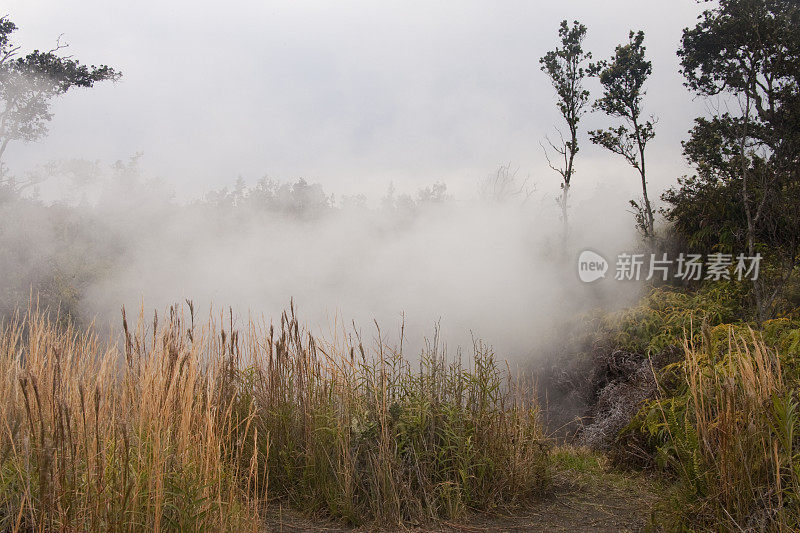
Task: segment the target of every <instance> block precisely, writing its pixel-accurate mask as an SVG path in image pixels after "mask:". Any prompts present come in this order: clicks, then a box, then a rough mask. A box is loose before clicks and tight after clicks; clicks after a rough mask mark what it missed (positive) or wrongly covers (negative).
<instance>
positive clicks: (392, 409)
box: [0, 303, 548, 531]
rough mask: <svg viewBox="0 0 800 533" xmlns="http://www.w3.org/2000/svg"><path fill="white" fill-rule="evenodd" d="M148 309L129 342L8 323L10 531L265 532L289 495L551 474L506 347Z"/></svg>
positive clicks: (372, 497) (419, 488)
mask: <svg viewBox="0 0 800 533" xmlns="http://www.w3.org/2000/svg"><path fill="white" fill-rule="evenodd" d="M187 311H188V313H189V314H188V316H187V317H186V318H185V319H184V317H183V315H182V312H181V311H180V310H178V309H172V310H171V313H170V316H169V318H168V319H167V320H166V321H164V320H162V321H160V322H159V320H158V317H157V316H156V317H155V318H154V320H153V322H152V323H151V324H147V323H145V321H144V320H143V319H142V317H141V316H140V319H139V322H138V323H137V324H136V325H135V327H129V325H128V323H127V320H126V317H125V315H124V313H123V332H122V336H123V339H124V342H123V343H122V345H121V346H120V348H117V347H115V346H106V345H104V344H103V343H101V342H100V341H99V340H98V338H97V337H96V335H95V334H94V333H93V332H92V331H79V330H76V329H73V328H71V327H69V326H59V325H57V324H54V323H53V322H51V321H50V320H49V319H48V317H47V316H46V314H43V313H39V312H37V311H35V310H32V311H29V312H28V313H27V314H26V315H25V316H23V317H20V318H19V319H16V320H14V321H13V322H11V323H10V324H8V325H6V326H5V328H4V330H3V332H2V336H0V400H1V401H0V427H2V428H3V432H4V434H5V436H4V438H3V440H2V441H0V528H2V529H3V530H6V531H10V530H14V531H20V530H22V531H29V530H47V531H51V530H84V529H86V530H93V531H99V530H102V531H109V530H114V531H151V530H156V531H158V530H160V529H166V530H176V531H207V530H242V529H244V528H257V527H258V524H259V517H260V516H261V514H262V513H263V512H264V511H265V510H266V509H267V508H268V504H269V502H272V501H275V500H288V501H289V502H290V503H291V504H293V505H296V506H298V507H302V508H303V509H305V510H306V511H310V512H324V513H325V514H327V515H330V516H334V517H337V518H340V519H342V520H344V521H345V522H349V523H355V524H359V523H364V522H375V521H378V522H381V523H386V524H401V523H414V522H420V521H423V520H429V519H436V518H450V517H459V516H463V514H464V513H465V512H466V511H467V510H468V509H482V510H492V509H498V508H504V509H510V508H513V507H515V506H518V505H521V504H522V503H524V501H526V500H527V499H528V498H530V497H531V496H534V495H536V494H539V493H540V492H541V491H542V490H543V489H544V488H545V487H546V485H547V483H548V455H547V452H546V449H545V447H544V443H543V435H542V432H541V428H540V426H539V425H538V423H537V420H536V414H537V409H536V406H535V404H533V403H532V402H531V401H530V398H529V396H530V395H529V394H526V392H525V391H526V389H527V387H526V386H525V385H526V383H524V382H519V381H513V382H512V381H510V376H509V375H508V374H507V373H506V372H504V371H502V370H501V369H500V367H499V366H498V364H497V363H496V361H495V359H494V355H493V354H492V352H491V350H490V349H489V348H487V347H486V346H483V345H482V344H476V345H475V350H474V355H473V357H472V358H470V359H469V361H467V362H465V363H464V364H462V362H461V361H460V360H459V361H454V362H448V361H447V359H446V357H445V354H444V352H443V351H442V347H441V345H440V344H439V342H438V340H437V339H436V338H434V339H433V340H432V341H431V344H430V349H429V350H428V351H426V352H425V353H424V354H422V357H421V359H420V360H419V362H418V363H414V364H413V365H412V364H411V363H410V362H409V361H408V360H407V359H406V358H404V356H403V354H402V351H401V350H399V349H394V348H392V347H391V346H389V345H386V344H385V343H383V342H380V343H378V344H377V345H376V346H374V347H369V346H367V347H365V346H364V345H363V343H362V342H361V341H360V340H359V338H358V337H357V336H355V337H354V336H347V337H344V336H343V337H342V338H339V339H331V340H325V339H320V338H315V337H312V336H311V335H309V334H308V333H307V332H305V331H304V330H303V329H302V328H301V327H300V326H299V324H298V322H297V319H296V318H295V316H294V312H293V310H292V312H291V313H289V314H284V315H283V317H282V319H281V321H280V324H279V325H278V327H277V328H276V327H274V326H273V325H269V326H268V325H267V324H260V323H248V324H244V327H243V329H242V330H236V329H232V328H233V323H232V321H231V322H230V323H229V324H227V329H226V325H224V321H221V322H215V321H213V320H212V321H211V322H209V323H207V324H205V325H203V326H200V325H197V326H195V324H194V315H193V309H192V305H191V303H189V304H188V309H187Z"/></svg>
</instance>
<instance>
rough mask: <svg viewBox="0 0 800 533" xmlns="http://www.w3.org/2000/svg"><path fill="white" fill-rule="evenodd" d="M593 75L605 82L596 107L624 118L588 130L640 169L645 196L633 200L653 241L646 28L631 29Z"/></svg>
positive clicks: (649, 65) (650, 68) (639, 223)
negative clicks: (645, 107) (647, 153)
mask: <svg viewBox="0 0 800 533" xmlns="http://www.w3.org/2000/svg"><path fill="white" fill-rule="evenodd" d="M589 71H590V75H592V76H597V77H598V78H599V79H600V84H601V85H602V86H603V96H602V97H601V98H600V99H598V100H597V101H596V102H595V103H594V107H595V109H597V110H599V111H602V112H604V113H605V114H606V115H608V116H610V117H612V118H616V119H621V120H622V124H620V125H619V126H616V127H614V126H612V127H609V128H607V129H603V130H594V131H592V132H590V133H589V135H590V137H591V139H592V142H593V143H595V144H598V145H600V146H602V147H604V148H606V149H607V150H609V151H611V152H613V153H615V154H619V155H621V156H622V157H624V158H625V160H626V161H627V162H628V163H629V164H630V165H631V166H632V167H633V168H635V169H636V170H637V172H638V173H639V177H640V178H641V181H642V200H641V201H635V200H631V206H632V207H633V208H634V214H635V215H636V222H637V226H638V227H639V229H640V230H641V231H642V233H643V235H644V237H645V238H646V239H647V240H648V241H650V242H651V243H652V241H653V239H654V238H655V231H654V217H653V207H652V205H651V203H650V198H649V196H648V194H647V167H646V164H645V148H646V147H647V143H648V142H650V140H652V139H653V137H655V132H654V125H655V122H656V120H655V118H654V117H652V116H651V117H650V118H649V119H647V118H645V117H644V112H643V110H642V100H643V99H644V96H645V94H646V91H645V89H644V85H645V83H646V82H647V78H648V77H649V76H650V74H652V72H653V65H652V63H651V62H650V61H648V60H647V59H646V58H645V46H644V32H641V31H640V32H637V33H635V32H633V31H632V32H630V35H629V37H628V43H627V44H624V45H619V46H617V48H616V50H615V51H614V55H613V57H611V59H610V60H609V61H599V62H597V63H593V64H592V65H591V67H590V69H589Z"/></svg>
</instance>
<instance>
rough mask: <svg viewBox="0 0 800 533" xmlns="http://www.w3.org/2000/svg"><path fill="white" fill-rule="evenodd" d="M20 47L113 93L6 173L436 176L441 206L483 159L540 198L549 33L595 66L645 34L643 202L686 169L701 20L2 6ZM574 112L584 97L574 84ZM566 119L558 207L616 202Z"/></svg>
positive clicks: (598, 8)
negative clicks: (74, 167)
mask: <svg viewBox="0 0 800 533" xmlns="http://www.w3.org/2000/svg"><path fill="white" fill-rule="evenodd" d="M5 6H6V7H5V9H4V11H5V12H6V13H7V14H8V15H9V16H10V18H11V19H12V20H13V21H14V22H15V23H16V24H17V25H18V26H19V27H20V30H19V31H18V32H17V34H16V42H17V43H18V44H21V45H22V46H23V48H24V49H25V50H28V49H32V48H34V47H36V48H40V49H47V48H50V47H51V46H52V44H53V43H54V42H55V39H56V38H57V37H58V35H59V34H64V38H65V39H66V40H67V41H68V42H69V44H70V49H69V53H71V54H73V55H74V57H76V58H77V59H80V60H81V61H83V62H86V63H95V64H99V63H106V64H109V65H112V66H114V67H116V68H118V69H120V70H121V71H122V72H123V74H124V78H123V79H122V81H121V82H119V83H117V84H110V83H106V84H102V85H100V86H98V87H96V88H95V89H92V90H76V91H74V92H73V93H71V94H69V95H67V96H65V97H63V98H61V100H60V101H59V102H58V103H57V105H55V106H54V111H55V113H56V116H55V118H54V120H53V122H52V126H51V133H50V135H49V137H48V138H47V139H46V140H44V141H41V142H38V143H35V144H31V145H27V146H16V147H13V149H12V148H9V161H10V163H11V165H12V168H14V169H16V170H23V169H25V168H27V167H29V166H31V165H33V164H35V163H38V162H44V161H47V160H49V159H54V158H62V157H83V158H88V159H99V160H102V161H108V162H113V161H114V160H117V159H125V158H127V157H129V156H131V155H133V154H134V153H136V152H143V153H144V157H143V159H142V163H143V166H144V168H145V169H146V171H147V172H148V173H149V174H151V175H154V176H159V177H161V178H163V179H164V180H165V181H167V182H168V183H169V184H170V186H171V187H173V188H174V189H175V190H176V192H177V194H178V196H179V197H197V196H201V195H202V194H203V193H204V192H205V191H207V190H209V189H211V188H219V187H222V186H225V185H230V184H232V182H233V181H234V180H235V179H236V177H237V176H238V175H242V176H243V177H244V178H245V179H246V180H247V181H249V182H254V181H255V180H256V179H258V178H259V177H261V176H264V175H269V176H271V177H275V178H280V179H294V178H298V177H305V178H307V179H309V180H310V181H314V182H320V183H322V184H323V185H324V186H325V188H326V190H328V191H330V192H335V193H337V194H343V193H344V194H352V193H359V192H363V193H366V194H368V195H371V196H378V195H381V194H382V193H383V192H384V191H385V190H386V188H387V186H388V184H389V182H390V181H394V183H395V184H396V185H397V187H398V188H399V189H401V190H408V191H413V190H414V189H415V188H417V187H418V186H421V185H424V184H428V183H431V182H433V181H436V180H442V181H445V182H446V183H447V184H448V187H449V188H450V190H452V191H455V192H456V193H457V194H461V193H465V194H466V191H469V192H471V191H473V190H474V188H475V183H476V181H477V180H478V179H480V178H481V177H483V176H485V175H487V174H488V173H490V172H491V171H492V170H493V169H495V168H496V167H497V166H498V165H499V164H501V163H512V164H513V165H514V166H515V167H519V169H520V170H519V172H520V174H522V175H529V176H530V177H531V178H532V179H533V180H534V181H535V182H536V183H537V184H538V186H539V190H540V191H543V193H544V194H549V193H548V191H551V190H555V189H554V188H555V187H556V186H557V183H558V180H557V177H556V176H555V175H554V174H553V173H552V171H550V170H549V169H548V168H547V166H546V161H545V159H544V156H543V154H542V149H541V148H540V146H539V142H540V141H541V140H542V139H543V138H544V136H545V135H547V134H552V133H553V129H552V128H553V126H554V125H555V124H560V122H559V119H558V116H557V113H556V109H555V106H554V95H553V90H552V87H551V86H550V84H549V82H548V79H547V78H546V77H545V75H544V74H543V73H542V72H541V71H540V70H539V62H538V60H539V57H541V56H542V55H543V54H544V53H545V52H546V51H547V50H549V49H551V48H552V47H553V46H554V45H555V44H556V43H557V28H558V23H559V21H560V20H562V19H570V20H572V19H578V20H580V21H581V22H583V23H584V24H586V25H587V26H588V29H589V34H588V38H587V41H586V43H585V45H586V48H587V49H589V50H591V51H592V52H593V53H594V55H595V58H606V57H608V56H610V55H611V53H612V52H613V48H614V46H615V45H616V44H618V43H620V42H622V41H623V40H625V39H626V38H627V34H628V31H629V30H630V29H643V30H644V31H645V32H646V41H645V42H646V45H647V49H648V54H649V57H650V58H651V59H652V61H653V67H654V73H653V76H652V78H651V80H650V82H649V84H648V95H647V98H646V100H645V110H646V111H647V112H648V113H653V114H655V115H656V116H658V118H659V123H658V125H657V129H656V133H657V137H656V140H655V141H654V142H653V145H652V149H651V151H650V156H649V157H650V161H649V168H650V169H651V171H652V174H651V187H653V188H655V189H656V191H655V192H654V194H652V196H656V195H657V194H658V192H660V190H661V189H663V188H664V187H665V186H667V185H669V184H671V183H673V182H674V181H675V178H676V177H677V176H679V175H681V174H683V173H685V172H687V169H686V167H685V166H684V164H683V161H682V158H681V154H680V140H681V139H683V138H684V137H685V134H686V131H687V130H688V128H689V127H690V126H691V121H692V119H693V117H695V116H696V115H698V114H699V113H702V111H703V105H702V103H701V102H697V101H694V102H693V101H692V98H691V96H690V95H689V94H688V93H687V91H686V90H685V88H684V87H683V86H682V79H681V77H680V75H679V73H678V61H677V58H676V56H675V51H676V49H677V47H678V43H679V40H680V36H681V30H682V28H684V27H686V26H690V25H692V24H694V21H695V20H696V17H697V15H698V13H699V12H700V10H701V7H702V6H698V4H696V3H695V2H694V1H693V0H669V1H663V0H625V1H623V0H610V1H604V2H597V1H596V0H563V1H560V2H554V1H546V2H544V1H541V2H534V1H527V2H523V1H482V2H479V1H465V0H458V1H455V0H453V1H449V2H441V1H433V0H425V1H404V2H394V1H384V0H382V1H375V0H372V1H362V2H350V1H337V2H332V1H328V2H308V1H265V2H253V1H242V0H233V1H230V2H214V3H211V2H203V1H197V0H192V1H188V0H187V1H184V0H180V1H169V2H166V1H164V0H139V1H137V2H119V1H116V2H115V1H108V0H10V1H8V0H7V1H6V2H5ZM590 88H591V89H592V90H593V96H597V95H598V91H597V87H596V86H595V85H594V83H592V84H591V85H590ZM605 124H606V119H605V118H604V117H602V116H600V115H597V114H594V115H590V116H588V117H587V118H586V119H585V121H584V123H583V128H584V136H583V137H582V142H583V148H584V149H583V150H582V151H581V153H580V155H579V161H578V170H577V172H578V174H577V175H576V177H575V178H574V184H575V185H574V187H575V189H574V190H575V191H576V192H578V193H579V194H580V192H581V191H588V190H591V189H594V188H595V187H597V185H598V184H610V185H611V186H613V187H615V188H619V190H620V191H621V194H630V195H631V197H633V196H635V195H636V193H637V191H638V188H639V184H638V182H637V179H636V176H635V174H634V173H633V171H632V170H631V169H630V168H628V167H626V166H625V165H624V163H622V162H621V161H619V160H617V159H616V158H615V156H612V155H610V154H606V153H603V152H601V151H600V150H599V149H597V148H594V147H591V146H589V142H588V138H587V137H586V135H585V131H586V128H592V127H599V126H603V125H605Z"/></svg>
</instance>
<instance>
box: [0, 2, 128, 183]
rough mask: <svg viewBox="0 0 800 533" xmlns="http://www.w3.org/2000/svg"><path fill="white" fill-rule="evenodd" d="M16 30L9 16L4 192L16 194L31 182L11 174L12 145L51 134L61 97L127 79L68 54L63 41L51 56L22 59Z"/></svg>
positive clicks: (0, 27)
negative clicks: (53, 108)
mask: <svg viewBox="0 0 800 533" xmlns="http://www.w3.org/2000/svg"><path fill="white" fill-rule="evenodd" d="M16 30H17V25H16V24H14V23H13V22H12V21H11V20H9V19H8V17H2V18H0V187H3V188H4V189H13V191H12V192H17V191H18V190H19V189H22V188H24V187H26V186H27V185H30V183H26V182H22V183H19V182H17V181H16V180H14V178H13V177H11V176H9V175H8V172H7V171H6V169H5V165H4V164H3V156H4V155H5V153H6V149H7V148H8V146H9V144H10V143H13V142H18V141H22V142H31V141H36V140H39V139H41V138H42V137H44V136H45V135H46V134H47V125H48V123H49V122H50V120H51V119H52V118H53V114H52V112H51V110H50V104H51V102H52V100H53V99H54V98H55V97H57V96H59V95H62V94H64V93H66V92H67V91H69V90H70V89H73V88H75V87H92V86H93V85H94V84H95V83H96V82H98V81H104V80H117V79H119V77H120V76H121V74H120V73H119V72H117V71H116V70H114V69H113V68H111V67H109V66H107V65H100V66H94V65H92V66H86V65H83V64H81V63H80V62H79V61H77V60H75V59H72V58H71V57H69V56H64V55H62V53H61V52H62V51H63V50H64V48H66V45H65V44H63V43H61V41H60V39H59V40H58V41H57V42H56V44H55V46H54V47H53V48H52V49H51V50H49V51H47V52H41V51H39V50H33V51H32V52H30V53H28V54H26V55H20V50H21V47H20V46H17V45H15V44H14V43H13V42H12V40H11V39H12V34H13V33H14V31H16Z"/></svg>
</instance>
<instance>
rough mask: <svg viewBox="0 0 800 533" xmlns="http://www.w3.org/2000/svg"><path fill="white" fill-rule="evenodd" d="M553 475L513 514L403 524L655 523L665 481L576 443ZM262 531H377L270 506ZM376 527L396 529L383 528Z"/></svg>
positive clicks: (448, 529)
mask: <svg viewBox="0 0 800 533" xmlns="http://www.w3.org/2000/svg"><path fill="white" fill-rule="evenodd" d="M553 455H554V457H553V458H554V474H553V475H554V479H553V484H552V486H551V490H550V492H549V494H548V495H546V496H545V497H543V498H542V499H541V500H539V501H536V502H532V503H531V505H530V506H529V507H528V508H526V509H525V510H523V511H521V512H518V513H515V514H513V515H508V516H506V515H502V514H501V515H478V514H474V515H472V516H470V517H468V518H467V519H466V520H464V521H459V522H436V523H432V524H428V525H426V526H423V527H416V528H406V529H405V530H404V531H413V532H423V531H424V532H427V531H431V532H442V533H479V532H488V531H492V532H494V531H498V532H503V531H506V532H520V531H548V532H549V531H568V532H571V533H577V532H583V531H598V532H605V531H608V532H611V531H614V532H616V531H646V530H650V529H652V525H653V523H654V522H655V523H657V518H656V514H655V513H656V509H657V506H658V502H659V501H660V500H661V498H662V494H663V491H664V490H666V487H665V486H664V485H663V484H662V483H660V482H658V481H657V480H655V479H653V478H650V477H648V476H646V475H644V474H641V473H635V472H620V471H617V470H614V469H612V468H611V467H610V466H609V465H608V462H607V460H606V459H605V458H604V457H603V456H602V455H599V454H596V453H592V452H589V451H586V450H583V449H580V448H560V449H557V450H556V451H555V452H554V454H553ZM266 530H267V531H281V532H287V533H293V532H299V531H316V532H337V533H338V532H342V533H345V532H347V533H352V532H361V531H378V529H376V528H375V527H374V526H362V527H360V528H346V527H342V526H341V525H340V524H337V523H335V522H327V521H321V520H314V519H310V518H307V517H303V516H302V515H301V514H299V513H297V512H295V511H286V510H285V509H284V510H274V511H273V512H271V513H270V516H269V517H268V520H267V522H266ZM380 531H397V529H391V528H383V529H381V530H380Z"/></svg>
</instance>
